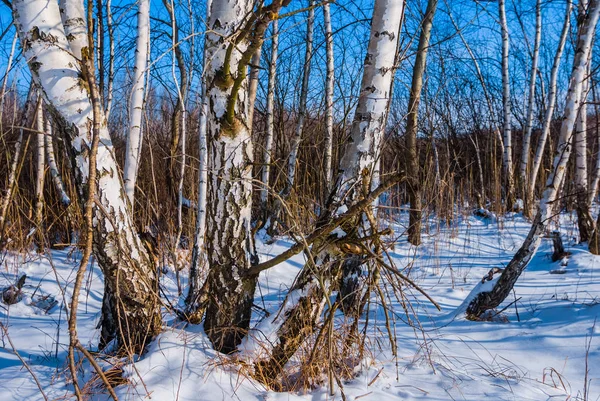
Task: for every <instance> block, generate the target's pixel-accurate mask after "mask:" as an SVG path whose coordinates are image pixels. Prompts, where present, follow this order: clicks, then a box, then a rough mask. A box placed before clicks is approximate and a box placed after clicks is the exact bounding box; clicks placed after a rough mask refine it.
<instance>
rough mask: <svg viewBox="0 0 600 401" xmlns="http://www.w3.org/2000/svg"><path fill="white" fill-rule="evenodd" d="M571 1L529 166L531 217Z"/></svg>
mask: <svg viewBox="0 0 600 401" xmlns="http://www.w3.org/2000/svg"><path fill="white" fill-rule="evenodd" d="M571 7H572V1H571V0H567V8H566V11H565V21H564V24H563V27H562V31H561V34H560V40H559V42H558V48H557V49H556V55H555V56H554V62H553V64H552V70H551V72H550V85H549V88H548V106H547V107H546V114H545V115H544V122H543V125H542V133H541V135H540V138H539V140H538V145H537V149H536V151H535V157H534V158H533V160H532V165H531V168H530V173H529V179H528V180H527V195H526V196H525V215H526V216H528V217H533V212H534V205H535V199H534V196H535V185H536V181H537V176H538V171H539V170H540V166H541V165H542V159H543V157H544V149H545V148H546V142H547V140H548V136H549V135H550V125H551V124H552V117H553V115H554V108H555V106H556V96H557V93H558V91H557V84H556V83H557V81H558V70H559V68H560V61H561V58H562V54H563V51H564V49H565V44H566V42H567V35H568V33H569V27H570V16H571Z"/></svg>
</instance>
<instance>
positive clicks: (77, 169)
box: [12, 0, 161, 353]
mask: <svg viewBox="0 0 600 401" xmlns="http://www.w3.org/2000/svg"><path fill="white" fill-rule="evenodd" d="M12 5H13V16H14V21H15V26H16V28H17V31H18V32H19V37H20V38H21V44H22V47H23V49H24V54H25V57H26V59H27V60H28V63H29V68H30V70H31V74H32V77H33V79H34V81H35V82H36V83H37V84H38V85H39V86H40V88H41V90H42V92H43V94H44V99H45V101H46V103H47V105H48V106H49V108H50V110H51V112H52V115H53V118H54V121H55V122H56V123H57V124H59V125H60V126H61V130H60V131H61V132H62V133H63V140H64V142H65V146H66V147H67V150H68V153H69V156H70V159H71V164H72V167H73V169H74V178H75V183H76V185H77V188H78V192H79V195H80V196H81V198H82V202H81V203H82V204H83V203H85V199H84V197H85V188H86V186H87V185H90V183H89V181H88V179H89V162H88V159H89V154H88V149H90V147H91V141H92V122H93V121H97V120H98V119H100V120H101V121H102V123H101V127H100V128H99V130H98V131H99V132H98V135H99V138H100V142H101V145H100V146H99V148H98V154H97V164H96V167H97V169H98V175H97V182H96V183H94V185H97V186H98V188H97V189H98V190H97V199H96V204H97V207H96V208H95V210H94V243H93V244H94V248H93V249H94V254H95V256H96V259H97V260H98V264H99V266H100V267H101V269H102V271H103V273H104V277H105V303H104V304H105V305H110V306H111V308H110V309H109V310H106V312H107V314H106V315H105V316H104V317H103V322H102V326H103V327H102V340H101V343H103V344H106V342H107V341H110V340H112V339H113V338H114V337H115V336H116V339H117V345H118V346H119V348H126V349H127V350H129V351H131V352H134V353H140V352H141V351H142V350H143V348H144V345H145V344H146V343H147V342H148V341H149V340H150V339H151V338H152V337H153V336H154V335H156V334H157V333H158V332H159V331H160V329H161V315H160V302H159V299H158V280H157V276H156V271H155V267H154V266H153V265H152V263H151V261H150V258H149V257H148V255H147V253H146V251H145V250H144V248H143V246H142V244H141V241H140V240H139V238H138V236H137V235H136V231H135V227H134V224H133V219H132V217H131V209H130V208H129V207H128V200H127V198H126V195H125V193H124V190H123V183H122V181H121V180H120V178H119V177H120V176H119V172H118V166H117V162H116V160H115V159H114V152H113V145H112V142H111V140H110V136H109V134H108V129H107V126H106V121H104V117H103V114H102V111H101V110H100V105H99V99H98V96H97V91H98V90H97V87H96V86H95V85H96V83H95V80H94V74H93V69H91V66H92V63H91V60H89V57H90V56H91V54H90V51H89V50H88V48H86V47H84V48H82V55H83V56H84V59H83V61H82V62H81V63H80V62H79V61H78V60H77V59H76V58H75V57H74V56H73V55H72V52H71V51H65V50H66V49H69V43H68V41H67V37H66V35H65V31H64V29H63V25H62V23H61V19H60V13H59V7H58V4H57V3H54V2H51V1H46V0H14V1H13V3H12ZM78 67H81V70H80V68H78ZM82 76H84V77H85V78H86V79H87V82H84V81H83V80H82V79H81V77H82ZM90 99H91V100H90Z"/></svg>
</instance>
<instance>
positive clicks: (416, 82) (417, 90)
mask: <svg viewBox="0 0 600 401" xmlns="http://www.w3.org/2000/svg"><path fill="white" fill-rule="evenodd" d="M436 8H437V0H429V1H428V2H427V9H426V11H425V16H424V18H423V21H422V23H421V34H420V35H419V47H418V50H417V56H416V59H415V66H414V68H413V76H412V83H411V88H410V97H409V100H408V117H407V121H406V156H405V157H406V160H407V165H406V177H407V183H406V186H407V190H408V199H409V201H410V217H409V225H408V242H410V243H411V244H413V245H419V244H421V183H420V179H419V175H420V174H419V173H420V163H419V153H418V150H417V130H418V117H419V103H420V101H421V90H422V88H423V74H424V73H425V66H426V64H427V51H428V50H429V38H430V37H431V28H432V26H433V16H434V15H435V11H436Z"/></svg>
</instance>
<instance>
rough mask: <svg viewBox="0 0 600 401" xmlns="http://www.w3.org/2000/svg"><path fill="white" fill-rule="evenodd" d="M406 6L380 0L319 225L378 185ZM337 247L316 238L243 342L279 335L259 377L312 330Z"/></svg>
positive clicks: (272, 377)
mask: <svg viewBox="0 0 600 401" xmlns="http://www.w3.org/2000/svg"><path fill="white" fill-rule="evenodd" d="M403 8H404V1H403V0H376V1H375V8H374V11H373V19H372V22H371V34H370V39H369V46H368V50H367V56H366V58H365V68H364V72H363V77H362V83H361V91H360V96H359V100H358V105H357V109H356V113H355V116H354V121H353V124H352V132H351V136H352V139H351V140H350V141H349V142H348V145H347V148H346V151H345V153H344V156H343V158H342V160H341V162H340V169H339V173H338V176H337V179H336V184H335V188H333V189H332V193H331V196H330V205H329V207H327V208H325V209H324V210H323V212H322V214H321V216H320V218H319V221H320V222H319V225H322V224H327V222H328V221H329V220H330V219H331V218H332V217H333V215H334V214H335V213H336V212H337V211H340V210H339V209H338V207H341V206H343V205H346V206H348V205H352V204H353V203H355V202H357V201H358V200H359V199H361V197H363V196H364V194H365V192H369V191H370V190H371V188H373V187H376V186H378V184H379V183H378V176H376V175H373V172H374V171H375V170H376V169H377V162H378V160H379V156H380V151H381V141H382V138H383V132H384V127H385V116H386V110H387V105H388V101H389V95H390V91H391V84H392V80H393V76H394V71H395V65H394V61H395V57H396V56H395V55H396V51H397V43H398V37H399V32H400V21H401V19H402V14H403ZM336 209H337V210H336ZM362 219H363V216H362V213H361V214H359V216H357V218H356V219H354V220H353V221H352V222H350V223H348V225H344V229H347V230H348V235H349V236H354V235H358V229H357V226H358V225H359V223H360V221H361V220H362ZM352 230H354V231H353V232H350V231H352ZM332 248H335V246H333V247H332V246H331V245H329V246H328V244H327V240H323V241H319V242H318V243H313V247H312V255H314V259H313V258H310V260H309V261H308V262H307V264H306V265H305V267H304V269H303V270H302V271H301V273H300V275H299V277H298V278H297V280H296V282H295V283H294V285H293V286H292V288H291V289H290V291H289V293H288V295H287V297H286V299H285V300H284V302H283V304H282V306H281V308H280V310H279V311H278V312H277V313H274V314H272V315H270V316H269V317H268V318H266V319H265V320H263V321H262V322H261V323H259V324H258V326H257V327H256V328H255V329H253V330H252V332H251V333H249V335H248V337H247V339H248V340H247V341H246V342H245V343H244V344H243V347H244V349H246V350H250V349H253V348H254V347H253V345H252V343H253V342H255V341H261V339H264V338H266V339H272V338H275V339H276V340H275V341H274V342H270V341H265V342H263V343H262V345H261V347H264V346H265V345H267V347H268V349H265V348H262V352H265V353H266V355H265V354H262V355H261V356H259V357H261V359H260V360H259V362H257V363H256V365H255V368H256V370H257V373H259V372H260V374H257V376H258V377H263V378H268V380H269V381H271V382H270V383H268V384H270V385H273V384H274V383H276V380H277V377H278V375H279V374H280V373H281V371H282V370H283V367H284V366H285V364H286V363H287V361H288V360H289V359H290V358H291V357H292V355H294V353H295V352H296V350H297V349H298V347H299V346H300V345H301V344H302V342H303V341H304V340H305V339H306V338H308V337H309V336H310V334H311V333H312V331H313V329H314V327H315V324H316V322H317V321H318V319H319V318H320V316H321V313H322V311H323V307H324V305H325V302H326V299H327V298H326V295H328V294H329V289H328V287H329V285H330V283H332V282H334V281H335V280H337V279H338V278H339V275H340V261H339V260H336V259H335V256H336V254H338V252H339V251H336V250H335V249H332ZM263 357H264V358H263Z"/></svg>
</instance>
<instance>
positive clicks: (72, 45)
mask: <svg viewBox="0 0 600 401" xmlns="http://www.w3.org/2000/svg"><path fill="white" fill-rule="evenodd" d="M58 4H59V7H60V17H61V20H62V25H63V27H64V31H65V35H66V37H67V42H68V43H69V45H68V46H66V45H65V46H64V48H65V49H68V50H69V51H70V52H71V53H72V54H73V56H75V58H76V59H78V60H80V61H81V59H82V54H81V50H82V49H83V48H84V47H88V37H87V18H86V12H85V7H84V2H83V1H81V0H59V1H58ZM13 8H14V7H13Z"/></svg>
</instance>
